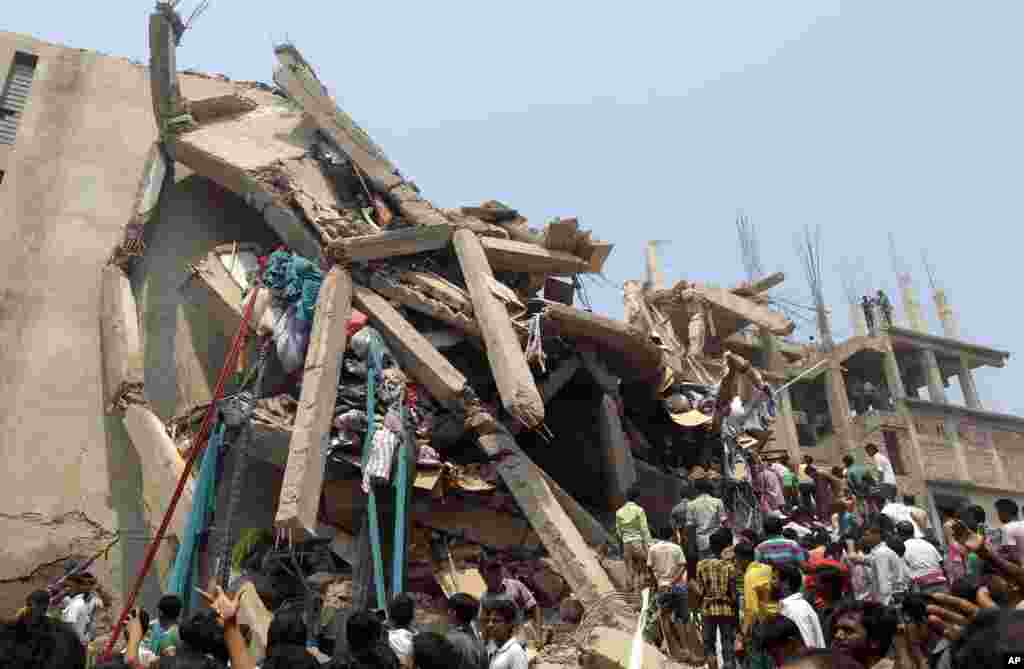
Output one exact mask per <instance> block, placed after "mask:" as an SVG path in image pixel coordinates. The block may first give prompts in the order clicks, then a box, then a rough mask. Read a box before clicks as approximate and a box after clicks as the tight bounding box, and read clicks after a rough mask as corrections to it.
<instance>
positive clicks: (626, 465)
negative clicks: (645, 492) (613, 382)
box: [598, 395, 636, 510]
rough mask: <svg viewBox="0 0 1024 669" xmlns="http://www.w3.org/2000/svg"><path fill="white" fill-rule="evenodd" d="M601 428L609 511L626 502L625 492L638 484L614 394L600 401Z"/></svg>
mask: <svg viewBox="0 0 1024 669" xmlns="http://www.w3.org/2000/svg"><path fill="white" fill-rule="evenodd" d="M598 427H599V428H600V432H601V444H600V447H601V458H602V460H603V461H604V468H605V471H606V472H607V474H608V479H607V484H608V490H607V500H608V505H609V508H610V509H612V510H614V509H618V508H619V507H620V506H622V505H623V504H625V503H626V493H627V492H628V491H629V488H630V486H632V485H633V484H634V483H636V466H635V465H634V463H633V451H632V450H630V448H629V438H628V437H627V436H626V433H625V431H623V429H622V420H621V419H620V418H619V409H618V406H617V405H616V402H615V399H614V398H613V397H612V396H611V395H605V396H604V397H603V398H602V399H601V405H600V408H599V415H598Z"/></svg>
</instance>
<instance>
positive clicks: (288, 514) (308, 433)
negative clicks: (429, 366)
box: [274, 267, 352, 536]
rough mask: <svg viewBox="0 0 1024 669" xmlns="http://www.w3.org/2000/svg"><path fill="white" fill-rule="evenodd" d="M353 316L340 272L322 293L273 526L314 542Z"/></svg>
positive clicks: (326, 281) (328, 279) (344, 273)
mask: <svg viewBox="0 0 1024 669" xmlns="http://www.w3.org/2000/svg"><path fill="white" fill-rule="evenodd" d="M351 311H352V279H351V277H350V276H349V274H348V272H347V271H345V270H343V269H341V268H339V267H335V268H334V269H332V270H331V271H330V272H329V273H328V274H327V277H326V278H325V279H324V282H323V284H322V285H321V287H320V294H319V298H318V300H317V307H316V316H315V320H314V322H313V334H312V336H311V338H310V346H309V351H308V352H307V354H306V368H305V371H304V372H303V377H302V396H301V397H300V398H299V411H298V413H297V414H296V417H295V426H294V428H293V430H292V439H291V444H290V445H289V454H288V465H287V467H285V470H284V483H282V485H281V500H280V502H279V504H278V507H277V516H276V518H275V520H274V522H275V524H276V525H277V526H278V527H287V528H291V529H295V530H302V531H305V532H306V533H307V534H309V535H311V536H315V535H316V527H317V513H318V512H319V510H320V494H321V491H322V489H323V473H324V450H323V444H324V443H325V442H326V441H327V438H328V436H329V433H330V427H331V418H332V417H333V415H334V405H335V401H336V399H337V392H338V391H337V388H338V376H339V374H340V373H341V357H342V353H343V352H344V351H345V343H346V339H347V334H348V333H347V330H346V329H345V328H344V327H340V326H341V324H343V323H348V320H349V316H350V314H351Z"/></svg>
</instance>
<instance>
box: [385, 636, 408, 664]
mask: <svg viewBox="0 0 1024 669" xmlns="http://www.w3.org/2000/svg"><path fill="white" fill-rule="evenodd" d="M412 637H413V634H412V632H410V631H409V630H407V629H395V630H388V645H389V646H391V650H393V651H395V655H397V656H398V661H399V662H401V663H402V666H403V667H412V659H413V657H412Z"/></svg>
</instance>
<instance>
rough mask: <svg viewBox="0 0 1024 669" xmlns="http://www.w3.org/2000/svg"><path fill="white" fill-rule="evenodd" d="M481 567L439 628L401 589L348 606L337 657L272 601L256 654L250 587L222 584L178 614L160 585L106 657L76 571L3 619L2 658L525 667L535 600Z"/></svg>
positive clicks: (217, 667)
mask: <svg viewBox="0 0 1024 669" xmlns="http://www.w3.org/2000/svg"><path fill="white" fill-rule="evenodd" d="M481 574H482V576H483V578H484V581H485V583H486V590H485V592H484V594H483V596H482V597H481V598H480V599H479V600H478V599H476V598H475V597H473V596H472V595H470V594H467V593H456V594H453V595H451V596H450V597H449V598H448V600H447V603H448V615H449V620H448V626H447V631H446V634H444V635H441V634H438V633H434V632H427V631H424V632H418V631H417V629H416V622H415V617H416V604H415V600H414V599H413V597H411V596H410V595H408V594H405V593H400V594H398V595H396V596H395V597H394V598H393V599H392V600H391V601H390V603H389V606H388V608H387V610H386V611H360V612H356V613H354V614H353V615H351V616H350V617H349V618H348V619H347V621H346V622H345V625H344V634H345V642H346V645H347V653H345V654H344V655H345V657H344V658H343V659H334V660H329V659H328V657H327V656H326V655H324V654H323V653H322V652H321V651H320V649H319V648H318V647H317V642H316V641H314V640H311V639H310V635H309V634H308V629H307V625H306V622H305V618H304V615H305V612H304V610H303V608H302V607H287V606H285V607H282V608H279V609H278V610H277V611H276V612H275V614H274V616H273V620H272V622H271V624H270V628H269V631H268V634H267V647H266V649H265V657H264V658H263V659H262V660H261V661H260V662H259V663H258V664H257V662H256V661H255V658H256V654H255V653H254V652H253V650H254V649H253V646H252V642H253V640H252V635H251V631H250V630H249V629H248V628H247V627H246V626H245V625H242V624H240V623H239V621H238V609H239V604H240V600H241V597H243V596H245V595H246V593H251V592H254V591H252V590H247V589H242V590H241V591H240V594H228V593H225V592H224V591H223V590H221V589H220V588H219V587H218V588H217V589H216V590H215V591H214V592H213V593H206V592H200V595H201V596H202V598H203V599H205V600H206V603H207V605H208V606H207V607H206V608H204V609H203V610H200V611H197V612H195V613H192V614H191V615H188V616H186V617H185V618H184V620H182V619H181V618H182V611H183V602H182V600H181V598H180V597H179V596H178V595H164V596H163V597H162V598H161V599H160V601H159V603H158V605H157V611H156V613H157V615H156V617H155V619H153V620H152V621H151V620H150V618H149V616H148V615H147V613H146V612H145V611H144V610H138V609H136V610H133V611H131V612H130V613H129V615H128V619H127V626H126V636H127V639H126V641H127V643H126V644H124V645H123V647H122V648H120V652H119V653H117V654H116V656H115V657H114V658H113V659H104V658H98V657H97V655H98V653H97V652H96V651H98V650H99V649H98V648H97V646H96V643H95V614H96V612H97V611H98V610H99V607H100V606H102V605H104V604H109V601H110V598H109V596H108V595H107V593H106V592H105V591H103V589H102V588H100V587H99V586H98V584H97V583H96V581H95V579H94V578H92V577H91V576H89V575H85V576H84V577H82V576H76V577H75V578H74V579H72V580H71V581H69V584H70V591H69V593H68V596H66V597H63V598H61V599H59V601H58V600H55V598H54V597H53V596H52V594H51V593H50V592H48V591H46V590H39V591H36V592H34V593H32V594H31V595H30V596H29V597H28V598H27V600H26V606H25V607H24V608H23V609H21V610H20V611H19V612H18V614H17V616H16V619H15V620H13V621H8V622H5V623H3V624H0V668H2V669H7V668H8V667H10V668H14V667H17V668H18V669H37V668H38V669H43V668H46V669H86V667H89V668H90V669H111V668H115V667H117V668H123V667H129V668H131V669H141V668H142V667H150V668H153V669H221V668H223V667H231V668H232V669H253V668H256V667H259V669H285V668H287V669H313V668H314V667H323V666H326V667H328V669H442V668H444V669H527V667H528V664H529V661H528V655H527V639H528V638H530V639H532V640H535V639H537V636H538V634H540V633H542V630H543V620H542V616H541V609H540V607H539V606H538V604H537V601H536V599H535V597H534V595H533V593H532V592H531V591H530V590H529V588H528V587H527V586H526V585H525V584H524V583H522V581H519V580H518V579H515V578H511V577H510V576H509V575H508V573H507V572H506V569H505V568H504V566H503V564H502V563H501V562H500V561H498V560H496V559H493V558H488V559H485V560H484V562H483V563H482V564H481ZM250 596H257V595H255V594H251V595H250ZM565 604H566V605H564V606H563V607H562V608H563V613H562V615H563V618H565V619H567V620H572V621H575V622H577V623H578V622H579V620H580V619H581V617H582V614H583V611H582V607H581V606H580V605H579V603H578V602H576V601H575V600H567V602H566V603H565ZM573 605H575V606H573ZM527 630H529V633H527ZM261 654H262V653H261Z"/></svg>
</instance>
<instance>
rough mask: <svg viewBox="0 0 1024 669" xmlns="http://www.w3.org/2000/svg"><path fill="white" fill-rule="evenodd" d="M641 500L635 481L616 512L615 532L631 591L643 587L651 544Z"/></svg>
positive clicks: (638, 487)
mask: <svg viewBox="0 0 1024 669" xmlns="http://www.w3.org/2000/svg"><path fill="white" fill-rule="evenodd" d="M639 500H640V486H639V485H637V484H635V483H634V484H633V485H632V486H630V488H629V490H628V491H627V492H626V503H625V504H623V505H622V506H621V507H620V508H619V510H618V511H616V512H615V534H616V535H617V536H618V538H619V543H620V544H621V546H622V557H623V560H625V562H626V575H627V579H628V583H629V589H630V592H640V590H641V589H642V588H643V584H644V580H645V578H646V575H647V547H648V546H650V545H651V530H650V529H649V528H648V526H647V513H646V512H645V511H644V509H643V507H641V506H640V505H639V504H638V503H637V502H638V501H639Z"/></svg>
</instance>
